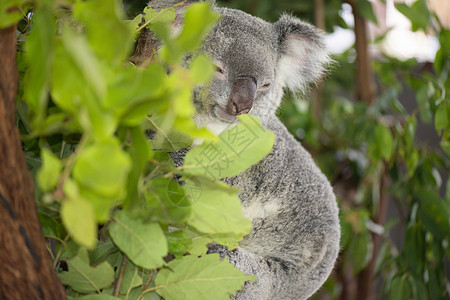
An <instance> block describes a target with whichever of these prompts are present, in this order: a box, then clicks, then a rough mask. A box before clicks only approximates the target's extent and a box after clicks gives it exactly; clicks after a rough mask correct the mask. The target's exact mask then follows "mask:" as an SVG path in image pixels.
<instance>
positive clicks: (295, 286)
mask: <svg viewBox="0 0 450 300" xmlns="http://www.w3.org/2000/svg"><path fill="white" fill-rule="evenodd" d="M266 127H267V128H268V129H271V130H272V131H274V132H275V134H276V136H277V137H276V141H275V145H274V148H273V150H272V152H271V153H270V154H269V155H268V156H267V157H266V158H264V159H263V160H262V161H261V162H259V163H258V164H256V165H254V166H253V167H251V168H250V169H248V170H247V171H245V172H243V173H242V174H240V175H238V176H236V177H234V178H229V179H227V180H226V181H227V182H228V183H229V184H231V185H234V186H238V187H239V188H240V189H241V190H243V191H244V192H243V193H242V194H241V195H240V198H241V201H242V205H243V211H244V214H245V215H246V217H247V218H249V219H251V221H252V224H253V229H252V231H251V232H250V234H249V235H248V236H246V237H245V238H244V240H243V241H242V242H241V244H240V247H239V248H238V249H234V250H232V251H228V249H226V248H225V247H223V246H221V245H217V244H213V245H210V247H209V252H217V253H220V254H221V256H222V257H227V258H228V259H229V261H230V262H232V263H234V264H235V265H236V267H237V268H239V269H240V270H242V271H244V272H245V273H246V274H251V275H256V276H257V277H258V281H257V282H254V283H253V282H248V283H247V284H246V285H245V286H244V288H243V289H242V290H241V291H240V292H238V294H237V296H236V299H307V298H308V297H310V296H311V295H312V294H313V293H314V292H315V291H317V289H319V287H320V286H321V285H322V284H323V283H324V281H325V280H326V279H327V278H328V276H329V274H330V272H331V270H332V268H333V266H334V262H335V260H336V257H337V255H338V252H339V239H340V229H339V218H338V208H337V205H336V200H335V197H334V194H333V191H332V188H331V186H330V184H329V182H328V180H327V179H326V178H325V176H324V175H323V174H322V173H321V172H320V170H319V169H318V168H317V167H316V165H315V164H314V162H313V160H312V158H311V156H310V155H309V153H308V152H306V151H305V150H304V149H303V148H302V146H301V145H300V144H299V143H298V142H297V141H295V139H294V138H293V137H292V136H291V135H290V134H289V133H288V131H287V130H286V128H285V127H284V125H282V124H281V122H280V121H279V120H278V119H276V118H273V119H272V120H271V121H270V122H269V123H268V124H267V126H266Z"/></svg>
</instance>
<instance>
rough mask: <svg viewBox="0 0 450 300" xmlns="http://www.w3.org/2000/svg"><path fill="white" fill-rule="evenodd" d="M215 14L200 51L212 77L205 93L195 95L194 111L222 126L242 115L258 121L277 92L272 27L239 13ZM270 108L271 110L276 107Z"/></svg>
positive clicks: (274, 43)
mask: <svg viewBox="0 0 450 300" xmlns="http://www.w3.org/2000/svg"><path fill="white" fill-rule="evenodd" d="M218 11H219V12H220V13H221V15H222V19H221V21H220V22H219V23H218V24H217V26H216V27H215V28H214V29H213V30H212V31H211V33H210V34H209V35H208V36H207V37H206V39H205V42H204V45H203V47H202V49H201V52H203V53H207V54H208V55H209V56H210V57H211V58H212V59H213V62H214V64H215V66H216V73H215V77H214V79H213V80H212V82H211V84H210V86H208V87H207V89H208V90H207V92H206V93H196V94H195V97H194V98H195V99H194V101H195V104H196V106H197V111H199V112H201V113H202V114H206V115H209V116H211V117H213V118H215V119H217V121H221V122H224V123H234V122H236V121H237V119H236V116H237V115H240V114H245V113H252V114H255V115H257V116H259V117H261V116H260V115H261V114H263V113H264V112H265V111H266V110H268V109H269V107H268V106H269V105H270V104H271V103H270V102H271V99H273V98H274V95H273V94H274V92H275V91H277V90H279V89H280V88H281V87H278V88H277V84H276V64H277V62H278V45H277V41H276V35H275V32H274V28H273V25H272V24H270V23H267V22H264V21H263V20H261V19H257V18H254V17H251V16H249V15H247V14H245V13H243V12H241V11H237V10H229V9H218ZM272 105H273V106H274V110H275V109H276V106H277V104H276V103H272Z"/></svg>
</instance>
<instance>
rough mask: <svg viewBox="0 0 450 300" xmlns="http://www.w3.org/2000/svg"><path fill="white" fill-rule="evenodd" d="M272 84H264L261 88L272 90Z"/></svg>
mask: <svg viewBox="0 0 450 300" xmlns="http://www.w3.org/2000/svg"><path fill="white" fill-rule="evenodd" d="M270 85H271V84H270V82H267V83H265V84H263V85H262V86H261V88H262V89H268V88H270Z"/></svg>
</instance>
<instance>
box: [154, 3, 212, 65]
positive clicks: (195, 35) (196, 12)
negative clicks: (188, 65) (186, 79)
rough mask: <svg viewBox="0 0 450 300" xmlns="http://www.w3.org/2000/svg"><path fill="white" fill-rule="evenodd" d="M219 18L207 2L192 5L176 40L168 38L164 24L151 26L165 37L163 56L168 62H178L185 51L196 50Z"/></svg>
mask: <svg viewBox="0 0 450 300" xmlns="http://www.w3.org/2000/svg"><path fill="white" fill-rule="evenodd" d="M217 20H219V14H218V13H216V12H214V11H213V10H212V9H211V7H210V4H209V3H207V2H198V3H195V4H193V5H191V6H190V7H189V8H188V9H187V10H186V13H185V18H184V27H183V29H182V31H181V33H180V35H179V36H178V37H176V38H175V40H167V38H168V34H167V29H164V28H165V27H163V26H156V25H160V24H154V25H153V26H151V28H152V30H153V31H156V32H157V33H158V35H159V36H160V37H162V38H163V40H164V42H165V45H164V46H163V48H162V49H161V50H160V53H161V58H162V59H163V60H164V61H166V62H168V63H175V62H178V61H179V60H180V59H181V57H182V56H183V55H184V53H187V52H192V51H195V50H196V49H197V48H198V47H199V46H200V44H201V42H202V40H203V37H204V36H205V35H206V34H207V33H208V32H209V30H211V29H212V26H213V25H214V24H215V22H216V21H217Z"/></svg>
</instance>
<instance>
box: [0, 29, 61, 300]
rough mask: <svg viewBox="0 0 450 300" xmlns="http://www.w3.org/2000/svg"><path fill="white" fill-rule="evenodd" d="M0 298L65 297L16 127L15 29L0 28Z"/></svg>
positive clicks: (7, 299)
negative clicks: (40, 220)
mask: <svg viewBox="0 0 450 300" xmlns="http://www.w3.org/2000/svg"><path fill="white" fill-rule="evenodd" d="M0 66H1V71H0V266H1V270H0V299H5V300H9V299H65V293H64V288H63V286H62V285H61V282H60V280H59V278H58V276H57V275H56V273H55V272H54V270H53V267H52V263H51V260H50V258H49V254H48V252H47V249H46V245H45V239H44V235H43V233H42V230H41V226H40V224H39V219H38V217H37V213H36V205H35V203H34V187H33V180H32V178H31V175H30V173H29V172H28V170H27V165H26V163H25V158H24V154H23V152H22V144H21V141H20V136H19V132H18V130H17V128H16V126H15V116H16V105H15V100H16V92H17V68H16V27H15V26H11V27H9V28H5V29H0Z"/></svg>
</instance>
